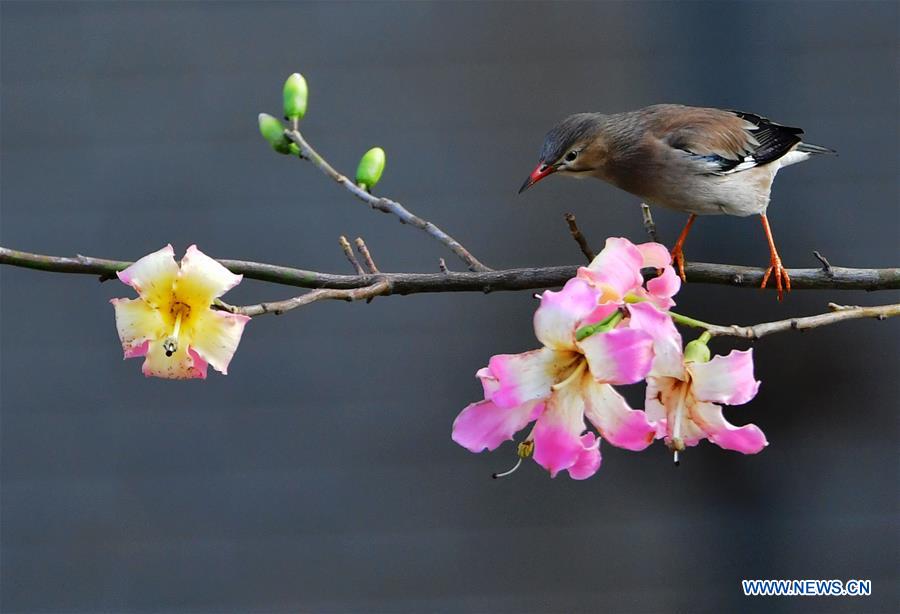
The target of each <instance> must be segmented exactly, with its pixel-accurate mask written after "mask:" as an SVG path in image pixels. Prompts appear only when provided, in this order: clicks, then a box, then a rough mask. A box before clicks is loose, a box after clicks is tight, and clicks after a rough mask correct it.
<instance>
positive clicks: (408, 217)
mask: <svg viewBox="0 0 900 614" xmlns="http://www.w3.org/2000/svg"><path fill="white" fill-rule="evenodd" d="M284 134H285V136H286V137H287V138H288V139H290V140H291V141H292V142H294V143H295V144H296V145H297V147H299V148H300V155H301V157H303V158H306V159H307V160H309V161H310V162H312V164H313V165H314V166H315V167H316V168H318V169H319V170H320V171H322V172H323V173H325V174H326V175H327V176H328V177H331V178H332V179H333V180H335V181H336V182H338V183H339V184H341V185H342V186H344V188H346V189H347V191H349V192H350V193H351V194H353V195H354V196H356V197H357V198H358V199H360V200H361V201H363V202H364V203H366V204H368V205H369V206H370V207H372V208H373V209H377V210H378V211H381V212H383V213H391V214H393V215H396V216H397V217H398V218H399V219H400V222H401V223H403V224H409V225H410V226H414V227H416V228H418V229H420V230H423V231H425V232H427V233H428V234H429V235H431V236H432V237H434V238H435V239H436V240H437V241H439V242H440V243H443V244H444V245H446V246H447V247H448V248H449V249H450V251H452V252H453V253H454V254H456V255H457V256H459V259H460V260H462V261H463V262H465V263H466V266H467V267H469V270H470V271H490V270H491V269H490V268H488V267H487V266H485V265H483V264H482V263H481V262H480V261H479V260H478V259H477V258H476V257H475V256H473V255H472V254H471V253H469V250H467V249H466V248H465V247H463V246H462V245H461V244H460V242H459V241H457V240H456V239H454V238H453V237H451V236H450V235H448V234H447V233H446V232H444V231H443V230H441V229H440V228H438V227H437V226H435V225H434V224H432V223H431V222H429V221H426V220H423V219H422V218H420V217H419V216H417V215H413V214H412V213H410V211H409V210H407V209H406V208H405V207H404V206H403V205H401V204H400V203H398V202H396V201H393V200H391V199H389V198H383V197H378V196H372V195H371V194H370V193H369V192H367V191H366V190H364V189H362V188H361V187H359V186H358V185H356V184H355V183H353V182H352V181H350V180H349V179H347V177H345V176H344V175H342V174H341V173H339V172H337V171H336V170H335V169H334V167H333V166H331V165H330V164H329V163H328V162H327V161H326V160H325V159H324V158H323V157H322V156H320V155H319V153H318V152H317V151H316V150H315V149H313V148H312V146H311V145H310V144H309V143H307V142H306V140H305V139H304V138H303V136H302V135H301V134H300V132H299V131H298V130H296V129H294V130H285V131H284Z"/></svg>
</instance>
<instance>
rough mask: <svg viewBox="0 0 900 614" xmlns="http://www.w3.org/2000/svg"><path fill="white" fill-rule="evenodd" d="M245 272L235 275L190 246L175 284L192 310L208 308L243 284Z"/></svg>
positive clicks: (181, 296)
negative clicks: (214, 301)
mask: <svg viewBox="0 0 900 614" xmlns="http://www.w3.org/2000/svg"><path fill="white" fill-rule="evenodd" d="M241 279H243V276H242V275H235V274H234V273H232V272H231V271H229V270H228V269H226V268H225V267H224V266H222V265H221V264H219V263H218V262H216V261H215V260H213V259H212V258H210V257H209V256H207V255H206V254H204V253H203V252H201V251H200V250H199V249H197V246H196V245H191V246H190V247H189V248H187V252H185V254H184V258H182V259H181V272H180V273H179V274H178V279H177V281H176V283H175V288H176V293H177V294H178V298H179V300H181V301H182V302H184V303H187V304H188V305H190V306H191V308H192V309H197V308H200V307H209V306H210V305H211V304H212V302H213V300H215V299H217V298H219V297H220V296H222V295H223V294H225V293H226V292H228V291H229V290H231V289H232V288H233V287H235V286H236V285H238V284H239V283H241Z"/></svg>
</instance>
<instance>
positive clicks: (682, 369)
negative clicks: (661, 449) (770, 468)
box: [640, 319, 768, 462]
mask: <svg viewBox="0 0 900 614" xmlns="http://www.w3.org/2000/svg"><path fill="white" fill-rule="evenodd" d="M667 320H668V319H667ZM640 325H641V326H642V327H643V330H645V331H647V332H648V333H649V334H651V335H652V336H653V337H654V350H655V358H654V361H653V368H652V369H651V371H650V374H649V375H648V376H647V398H646V404H645V408H646V412H647V415H648V416H649V417H650V418H651V419H652V420H654V421H655V422H656V424H657V426H658V429H659V433H658V435H659V437H665V440H666V444H667V445H668V446H669V447H670V448H671V449H672V450H674V451H675V459H676V462H677V460H678V452H680V451H682V450H684V449H685V447H686V446H695V445H697V443H699V442H700V440H701V439H709V440H710V441H711V442H712V443H714V444H716V445H717V446H719V447H721V448H724V449H726V450H735V451H737V452H743V453H744V454H755V453H757V452H759V451H760V450H762V449H763V448H764V447H766V446H767V445H768V442H767V441H766V437H765V435H764V434H763V432H762V431H761V430H760V429H759V427H757V426H756V425H754V424H748V425H746V426H740V427H738V426H734V425H733V424H730V423H728V422H727V421H726V420H725V418H724V417H723V416H722V407H721V406H720V405H718V403H724V404H726V405H742V404H743V403H746V402H748V401H750V400H751V399H752V398H753V397H755V396H756V392H757V390H758V389H759V382H758V381H756V380H755V379H754V378H753V351H752V350H746V351H737V350H734V351H732V352H731V353H730V354H728V355H727V356H715V357H713V358H712V360H709V350H708V348H707V347H706V345H705V344H702V345H700V346H697V347H691V344H698V343H700V342H699V341H693V342H691V344H688V349H687V351H685V353H682V351H681V339H680V336H678V337H677V341H676V340H675V336H677V335H678V333H677V331H675V330H674V326H673V325H672V323H671V320H668V323H666V322H662V321H659V322H649V321H644V322H641V323H640ZM673 333H674V335H673ZM693 350H700V351H693Z"/></svg>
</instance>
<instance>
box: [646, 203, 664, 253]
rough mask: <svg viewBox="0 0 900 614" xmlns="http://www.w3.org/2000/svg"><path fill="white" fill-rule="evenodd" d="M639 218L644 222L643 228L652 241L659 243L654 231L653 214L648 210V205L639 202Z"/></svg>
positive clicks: (657, 235) (657, 234)
mask: <svg viewBox="0 0 900 614" xmlns="http://www.w3.org/2000/svg"><path fill="white" fill-rule="evenodd" d="M641 219H642V220H643V222H644V230H645V231H646V232H647V236H648V237H650V240H651V241H653V242H654V243H660V240H659V233H657V232H656V222H654V221H653V214H652V213H651V212H650V205H648V204H647V203H641Z"/></svg>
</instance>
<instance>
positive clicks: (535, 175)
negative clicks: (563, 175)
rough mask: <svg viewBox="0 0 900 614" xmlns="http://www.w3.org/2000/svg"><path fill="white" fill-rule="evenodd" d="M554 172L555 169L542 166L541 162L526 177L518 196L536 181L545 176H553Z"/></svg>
mask: <svg viewBox="0 0 900 614" xmlns="http://www.w3.org/2000/svg"><path fill="white" fill-rule="evenodd" d="M555 172H556V167H555V166H552V165H550V164H544V163H543V162H541V163H540V164H538V165H537V166H536V167H535V169H534V170H533V171H531V174H530V175H528V179H526V180H525V183H523V184H522V187H521V188H519V194H521V193H522V192H524V191H525V190H527V189H528V188H530V187H531V186H533V185H534V184H536V183H537V182H538V181H540V180H541V179H543V178H544V177H546V176H547V175H550V174H553V173H555Z"/></svg>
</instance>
